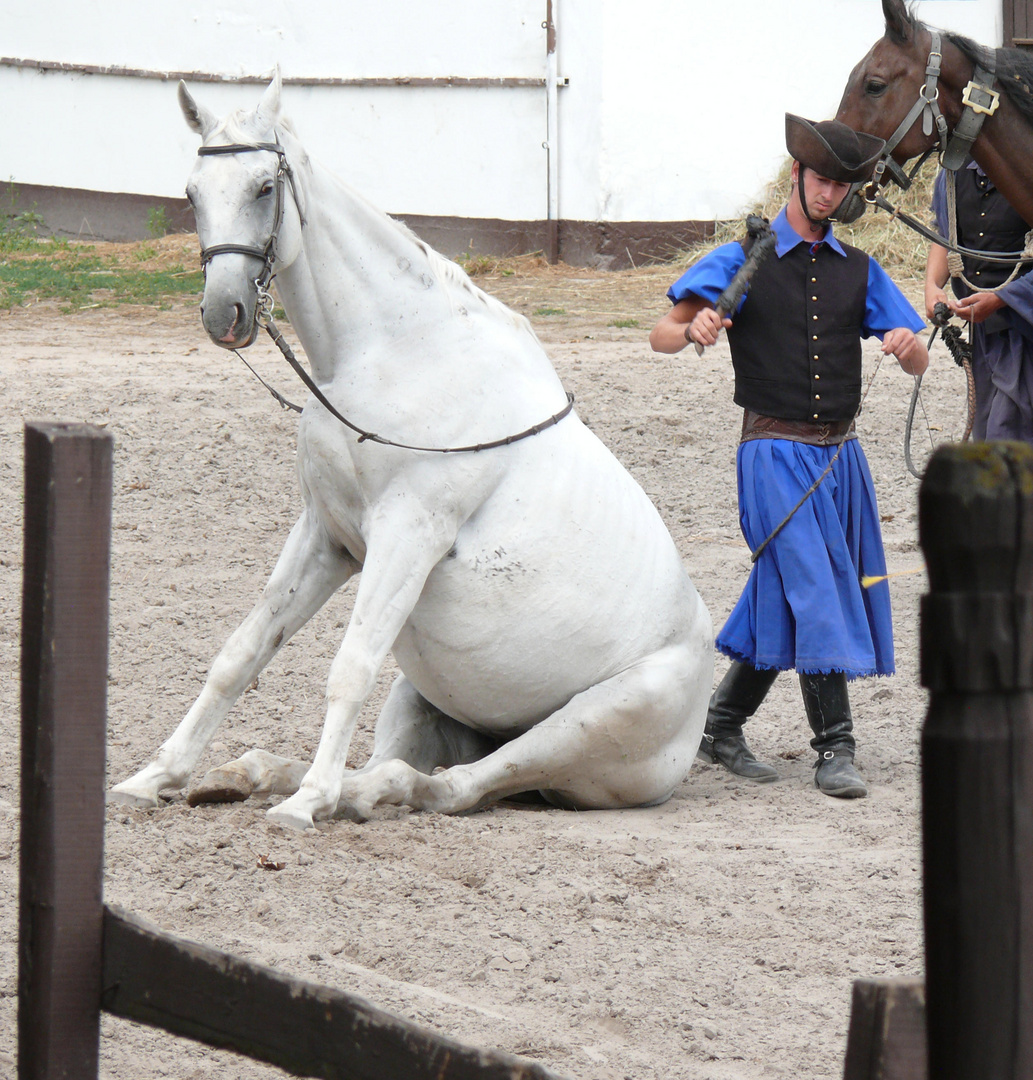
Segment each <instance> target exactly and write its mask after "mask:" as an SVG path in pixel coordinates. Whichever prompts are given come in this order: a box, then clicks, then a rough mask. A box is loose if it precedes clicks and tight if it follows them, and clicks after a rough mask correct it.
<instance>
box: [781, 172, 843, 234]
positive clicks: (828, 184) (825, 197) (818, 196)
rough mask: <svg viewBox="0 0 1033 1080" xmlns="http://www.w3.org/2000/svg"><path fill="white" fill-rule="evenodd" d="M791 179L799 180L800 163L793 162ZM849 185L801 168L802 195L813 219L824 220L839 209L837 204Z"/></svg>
mask: <svg viewBox="0 0 1033 1080" xmlns="http://www.w3.org/2000/svg"><path fill="white" fill-rule="evenodd" d="M792 179H793V182H794V183H797V184H798V183H799V182H800V163H799V162H798V161H794V162H793V171H792ZM849 190H850V185H849V184H847V183H844V182H843V181H841V180H830V179H829V178H828V177H827V176H820V175H819V174H818V173H816V172H815V171H814V170H813V169H804V170H803V196H804V200H805V202H806V204H807V210H808V213H810V215H811V217H812V218H814V220H815V221H825V220H826V218H828V217H829V216H830V215H832V214H834V213H835V212H836V211H837V210H838V209H839V204H840V203H841V202H842V201H843V200H844V199H845V198H846V195H847V192H848V191H849Z"/></svg>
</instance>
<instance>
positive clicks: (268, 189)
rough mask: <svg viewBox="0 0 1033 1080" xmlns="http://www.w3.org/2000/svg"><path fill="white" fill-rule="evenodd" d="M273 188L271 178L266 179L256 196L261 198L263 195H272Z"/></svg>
mask: <svg viewBox="0 0 1033 1080" xmlns="http://www.w3.org/2000/svg"><path fill="white" fill-rule="evenodd" d="M274 190H275V189H274V185H273V182H272V180H266V182H265V183H264V184H263V185H262V187H261V189H260V190H259V192H258V197H259V198H262V197H263V196H265V195H272V193H273V191H274Z"/></svg>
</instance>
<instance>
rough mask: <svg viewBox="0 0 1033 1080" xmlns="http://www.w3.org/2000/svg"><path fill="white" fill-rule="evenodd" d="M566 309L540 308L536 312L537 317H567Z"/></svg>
mask: <svg viewBox="0 0 1033 1080" xmlns="http://www.w3.org/2000/svg"><path fill="white" fill-rule="evenodd" d="M566 314H567V310H566V308H561V307H540V308H538V309H537V310H536V311H535V315H566Z"/></svg>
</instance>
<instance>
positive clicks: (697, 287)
mask: <svg viewBox="0 0 1033 1080" xmlns="http://www.w3.org/2000/svg"><path fill="white" fill-rule="evenodd" d="M745 261H746V256H745V255H744V254H743V250H742V244H740V243H738V241H732V243H730V244H722V245H721V246H720V247H717V248H714V250H713V251H711V252H710V253H709V254H707V255H704V256H703V258H702V259H700V260H699V262H698V263H695V264H694V265H693V266H690V267H689V268H688V270H686V271H685V273H684V274H682V276H681V277H680V278H678V280H677V281H676V282H675V283H674V284H673V285H672V286H671V287H670V288H669V289H668V290H667V296H668V298H669V299H670V301H671V303H672V304H677V303H678V301H679V300H684V299H686V297H689V296H698V297H699V298H700V299H702V300H709V301H710V303H712V304H716V303H717V298H718V297H719V296H720V295H721V293H722V292H724V290H725V287H726V286H727V285H728V283H729V282H730V281H731V280H732V278H733V277H735V272H736V270H738V269H739V267H740V266H742V264H743V263H744V262H745Z"/></svg>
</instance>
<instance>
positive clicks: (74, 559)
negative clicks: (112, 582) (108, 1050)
mask: <svg viewBox="0 0 1033 1080" xmlns="http://www.w3.org/2000/svg"><path fill="white" fill-rule="evenodd" d="M110 541H111V438H110V436H109V435H107V434H106V433H104V432H101V431H99V430H97V429H95V428H90V427H87V426H86V425H82V424H29V425H27V426H26V429H25V561H24V567H25V569H24V578H23V588H22V659H21V680H22V681H21V712H22V728H21V734H22V752H21V853H20V878H21V882H20V893H19V908H18V922H19V927H18V932H19V940H18V1076H19V1078H20V1080H96V1076H97V1060H98V1033H99V1021H100V1008H99V1003H100V962H101V958H100V954H101V932H102V906H101V905H102V889H103V863H104V727H105V709H106V702H107V648H108V552H109V550H110Z"/></svg>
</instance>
